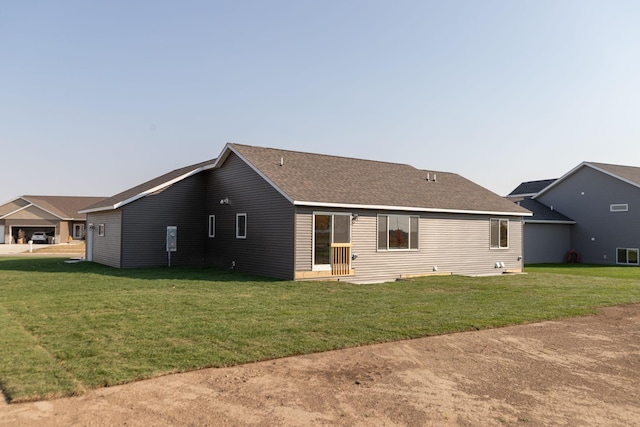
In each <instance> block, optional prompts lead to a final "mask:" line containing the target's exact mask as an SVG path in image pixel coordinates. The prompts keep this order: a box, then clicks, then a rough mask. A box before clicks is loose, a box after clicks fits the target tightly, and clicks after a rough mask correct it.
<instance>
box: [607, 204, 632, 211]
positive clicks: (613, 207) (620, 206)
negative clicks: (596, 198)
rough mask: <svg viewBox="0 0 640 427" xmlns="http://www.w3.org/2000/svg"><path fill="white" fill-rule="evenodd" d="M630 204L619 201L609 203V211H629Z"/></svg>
mask: <svg viewBox="0 0 640 427" xmlns="http://www.w3.org/2000/svg"><path fill="white" fill-rule="evenodd" d="M628 210H629V205H628V204H627V203H617V204H612V205H609V212H627V211H628Z"/></svg>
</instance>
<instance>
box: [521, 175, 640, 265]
mask: <svg viewBox="0 0 640 427" xmlns="http://www.w3.org/2000/svg"><path fill="white" fill-rule="evenodd" d="M533 199H534V200H537V201H539V202H540V203H543V204H545V205H547V206H553V207H554V209H557V210H559V211H561V212H562V213H563V214H565V215H567V216H568V217H570V218H571V219H573V220H574V221H575V222H576V223H575V225H573V226H572V227H571V248H572V249H574V250H575V251H577V253H578V255H579V256H580V259H581V261H582V262H583V263H590V264H612V265H615V264H622V265H639V264H638V259H639V258H638V248H640V214H639V212H640V168H638V167H632V166H620V165H611V164H605V163H594V162H583V163H581V164H580V165H578V166H577V167H575V168H574V169H572V170H571V171H569V172H568V173H567V174H566V175H564V176H563V177H561V178H560V179H558V180H557V181H555V182H553V183H552V184H550V185H549V186H547V187H546V188H544V189H543V190H541V191H540V192H539V193H538V194H536V195H535V196H533Z"/></svg>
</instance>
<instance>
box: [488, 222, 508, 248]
mask: <svg viewBox="0 0 640 427" xmlns="http://www.w3.org/2000/svg"><path fill="white" fill-rule="evenodd" d="M490 223H491V243H490V247H491V249H506V248H508V247H509V220H508V219H499V218H491V220H490Z"/></svg>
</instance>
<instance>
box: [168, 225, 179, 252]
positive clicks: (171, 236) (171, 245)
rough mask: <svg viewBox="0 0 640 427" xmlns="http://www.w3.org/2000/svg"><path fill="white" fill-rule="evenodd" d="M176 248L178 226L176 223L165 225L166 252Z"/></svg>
mask: <svg viewBox="0 0 640 427" xmlns="http://www.w3.org/2000/svg"><path fill="white" fill-rule="evenodd" d="M177 250H178V227H177V226H176V225H169V226H167V252H176V251H177Z"/></svg>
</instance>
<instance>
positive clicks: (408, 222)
mask: <svg viewBox="0 0 640 427" xmlns="http://www.w3.org/2000/svg"><path fill="white" fill-rule="evenodd" d="M418 241H419V238H418V217H417V216H409V215H378V250H379V251H388V250H417V249H418Z"/></svg>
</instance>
